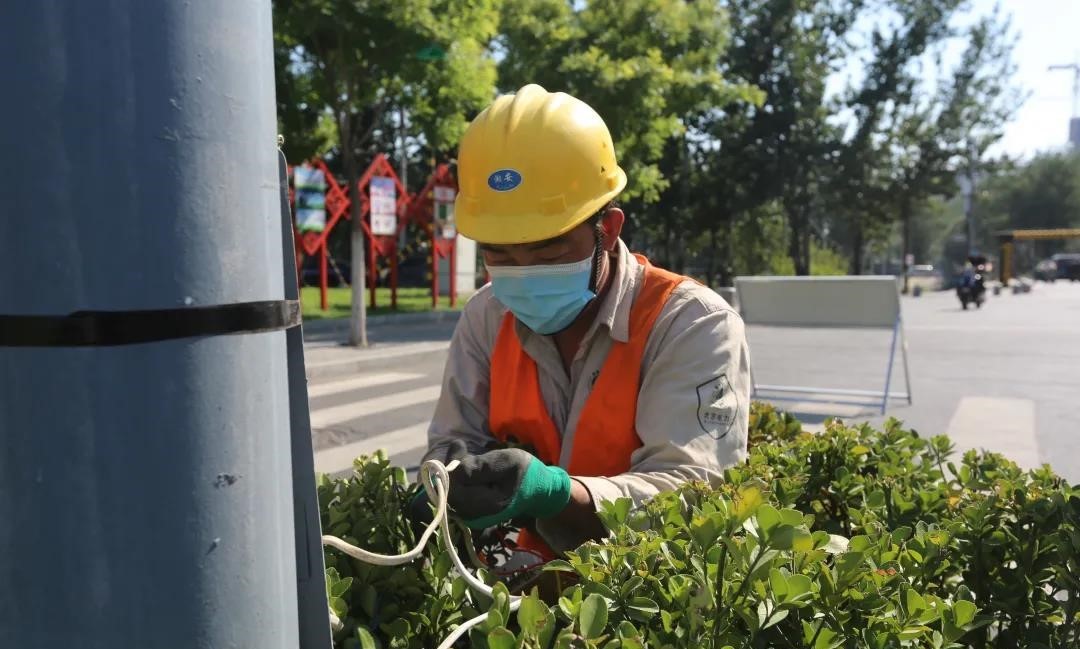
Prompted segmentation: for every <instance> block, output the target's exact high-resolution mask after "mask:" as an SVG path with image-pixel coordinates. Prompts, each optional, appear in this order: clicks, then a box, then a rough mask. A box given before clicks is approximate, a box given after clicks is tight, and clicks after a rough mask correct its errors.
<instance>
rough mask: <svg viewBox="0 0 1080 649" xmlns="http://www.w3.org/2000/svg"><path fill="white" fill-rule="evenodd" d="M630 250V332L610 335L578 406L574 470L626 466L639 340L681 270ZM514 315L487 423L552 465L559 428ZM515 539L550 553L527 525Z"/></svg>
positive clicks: (499, 345) (497, 354) (498, 355)
mask: <svg viewBox="0 0 1080 649" xmlns="http://www.w3.org/2000/svg"><path fill="white" fill-rule="evenodd" d="M635 257H637V259H638V261H639V262H640V263H641V265H642V266H643V267H644V269H645V272H644V273H643V274H642V280H643V284H642V286H641V287H640V288H639V289H638V291H637V295H636V296H635V297H634V303H633V305H632V306H631V307H630V323H629V324H630V336H629V340H628V341H627V342H625V343H623V342H619V341H613V342H612V346H611V350H610V351H609V352H608V355H607V358H606V359H605V360H604V364H603V366H602V367H601V369H600V375H599V376H598V377H597V379H596V383H595V384H594V385H593V387H592V392H591V393H590V394H589V396H588V398H587V399H586V401H585V407H584V408H582V411H581V415H580V418H579V419H578V423H577V428H576V431H575V433H574V446H573V448H572V449H571V450H570V462H569V466H567V467H566V469H567V472H568V473H569V474H570V475H572V476H587V477H593V476H615V475H619V474H620V473H625V472H626V471H628V470H629V469H630V456H631V454H632V453H633V452H634V451H635V450H637V449H638V448H640V447H641V439H640V438H639V437H638V434H637V429H636V427H635V423H634V420H635V418H636V415H637V398H638V391H639V389H640V388H641V360H642V357H643V356H644V354H645V344H646V343H647V342H648V340H649V334H650V333H651V332H652V327H653V324H654V323H655V322H656V319H657V317H659V315H660V312H661V310H663V308H664V304H666V303H667V300H668V297H670V295H671V292H672V291H673V290H675V287H676V286H678V285H679V284H680V283H682V282H683V281H684V280H685V279H686V278H685V277H682V276H681V275H676V274H675V273H672V272H669V271H666V270H663V269H661V268H657V267H655V266H653V265H652V264H650V263H649V261H648V260H647V259H646V258H645V257H643V256H641V255H635ZM514 322H515V320H514V316H513V314H512V313H507V314H506V316H505V317H504V318H503V321H502V325H501V326H500V328H499V333H498V335H497V336H496V339H495V349H494V352H493V353H492V357H491V394H490V397H491V398H490V402H489V403H490V405H489V410H488V426H489V428H490V430H491V432H492V433H493V434H494V435H495V437H496V438H497V439H499V440H500V441H503V442H511V443H515V444H518V445H522V446H524V447H526V448H528V449H529V450H530V451H531V452H532V453H533V454H534V455H536V456H537V457H538V458H540V460H542V461H543V462H544V463H545V464H552V465H557V464H559V460H560V458H561V456H562V435H561V434H560V433H559V430H558V429H557V428H556V427H555V424H554V423H553V422H552V421H551V416H550V414H548V410H547V407H546V406H545V405H544V398H543V395H542V394H541V392H540V381H539V377H538V375H537V368H536V361H534V360H533V359H532V357H531V356H529V355H528V354H527V353H525V350H524V349H523V348H522V346H521V342H520V341H519V340H518V337H517V332H516V331H515V329H514ZM518 545H519V546H521V547H525V548H527V549H532V550H534V551H536V552H538V553H539V554H541V555H542V556H544V558H545V559H549V558H551V557H552V554H551V551H550V550H549V549H548V548H547V547H546V546H544V545H543V543H542V542H541V541H540V540H539V538H536V537H535V535H532V534H529V533H528V532H527V530H522V532H521V535H520V536H519V538H518Z"/></svg>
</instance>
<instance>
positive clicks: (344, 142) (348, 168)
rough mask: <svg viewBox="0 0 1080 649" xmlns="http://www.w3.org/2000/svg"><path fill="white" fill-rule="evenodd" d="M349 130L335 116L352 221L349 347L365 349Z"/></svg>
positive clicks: (360, 236)
mask: <svg viewBox="0 0 1080 649" xmlns="http://www.w3.org/2000/svg"><path fill="white" fill-rule="evenodd" d="M352 126H353V124H352V117H351V116H350V115H348V114H342V115H339V118H338V128H339V135H340V140H341V154H342V164H343V166H344V167H345V182H346V185H347V187H348V193H349V218H350V219H352V233H351V235H350V240H351V243H352V246H351V247H352V256H351V263H352V268H351V271H352V272H351V275H352V313H351V316H350V321H349V344H350V345H353V346H354V347H367V344H368V343H367V303H366V302H365V296H364V292H365V290H366V288H367V286H366V284H367V281H366V280H367V259H366V258H367V255H366V254H365V252H366V251H365V250H364V229H363V217H362V216H361V210H360V187H359V185H358V184H357V183H358V182H359V181H360V161H359V160H357V159H356V149H355V147H354V146H353V141H352V135H353V129H352Z"/></svg>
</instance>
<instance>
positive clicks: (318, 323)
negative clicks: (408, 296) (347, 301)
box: [303, 311, 461, 334]
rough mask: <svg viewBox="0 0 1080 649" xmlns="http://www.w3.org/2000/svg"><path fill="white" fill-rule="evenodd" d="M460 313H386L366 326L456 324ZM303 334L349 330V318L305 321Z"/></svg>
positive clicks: (370, 320)
mask: <svg viewBox="0 0 1080 649" xmlns="http://www.w3.org/2000/svg"><path fill="white" fill-rule="evenodd" d="M460 316H461V311H420V312H417V313H386V314H382V315H369V316H368V318H367V324H368V327H370V328H375V327H384V326H392V325H409V324H429V323H436V322H457V320H458V318H459V317H460ZM303 326H304V333H305V334H309V333H310V334H328V333H338V332H345V331H348V330H349V318H332V319H325V320H305V321H304V325H303Z"/></svg>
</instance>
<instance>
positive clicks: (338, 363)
mask: <svg viewBox="0 0 1080 649" xmlns="http://www.w3.org/2000/svg"><path fill="white" fill-rule="evenodd" d="M903 312H904V320H905V329H906V333H907V341H908V347H909V361H910V370H911V386H912V394H913V398H914V399H913V404H912V405H908V404H907V403H906V402H903V401H894V402H893V403H892V404H890V407H889V411H888V416H895V417H898V418H900V419H902V420H904V422H905V423H906V424H908V425H910V426H911V427H914V428H916V429H917V430H919V431H920V432H922V433H925V434H928V435H929V434H936V433H942V432H947V433H948V434H950V435H951V436H952V437H953V439H954V440H955V441H956V443H957V446H958V447H959V448H961V449H962V448H976V447H985V448H990V449H993V450H999V451H1001V452H1004V453H1007V454H1008V455H1009V456H1010V457H1012V458H1014V459H1015V460H1016V461H1018V462H1019V463H1021V464H1022V465H1026V466H1036V465H1038V464H1040V463H1042V462H1049V463H1050V464H1051V465H1052V466H1053V467H1054V469H1055V470H1057V471H1058V472H1059V473H1061V474H1062V475H1064V476H1066V477H1067V478H1069V479H1070V480H1071V481H1073V482H1080V423H1078V420H1080V284H1071V285H1070V284H1061V283H1058V284H1056V285H1043V284H1040V285H1038V286H1037V287H1036V288H1035V290H1034V291H1032V292H1031V293H1029V294H1025V295H1011V294H1003V295H1001V296H998V297H991V298H990V299H989V301H988V302H987V304H986V305H985V306H984V307H983V309H982V310H979V311H961V310H960V307H959V303H958V302H957V301H956V299H955V296H953V295H952V294H950V293H940V294H930V295H923V296H922V297H920V298H905V299H904V304H903ZM452 326H453V324H452V323H449V322H443V323H437V324H428V325H416V324H414V325H397V326H390V327H380V328H377V329H375V330H374V331H373V333H372V336H371V337H372V340H374V341H375V345H374V346H373V347H372V348H371V349H369V350H364V351H357V350H351V349H348V348H344V347H341V346H339V345H337V344H336V343H335V342H334V340H333V338H334V337H333V336H332V335H324V336H323V337H322V339H318V338H319V337H318V336H312V338H313V339H316V340H313V342H312V343H310V344H309V345H308V353H307V361H308V374H309V379H310V383H309V392H310V396H311V407H312V426H313V428H314V429H315V430H314V440H315V448H316V464H317V467H318V468H319V469H320V470H323V471H329V472H335V471H340V470H343V469H347V468H348V467H349V466H350V462H351V458H352V457H353V456H355V455H358V454H361V453H365V452H371V451H372V450H373V449H375V448H385V449H387V450H388V451H389V452H390V454H391V457H392V458H393V459H394V461H395V463H397V464H401V465H403V466H407V467H415V465H416V463H417V461H418V460H419V458H420V456H421V455H422V453H423V446H424V442H425V427H426V422H427V420H428V419H429V418H430V416H431V413H432V411H433V409H434V404H435V399H436V397H437V395H438V389H439V384H440V382H441V376H442V367H443V364H444V362H445V359H446V348H447V344H448V342H447V341H448V340H449V337H450V333H451V330H452ZM749 338H750V345H751V354H752V357H753V364H754V371H755V378H756V379H757V381H758V383H761V384H787V385H803V386H814V387H830V388H856V389H864V390H877V389H883V387H884V382H885V369H886V364H887V361H888V346H889V342H890V334H889V333H888V332H876V331H827V330H814V329H773V328H755V329H752V330H751V331H750V333H749ZM892 387H893V390H901V391H903V390H904V389H905V381H904V375H903V364H902V363H901V362H900V357H899V356H898V357H897V363H896V366H895V367H894V372H893V386H892ZM810 396H811V398H813V395H810ZM856 401H857V400H856ZM777 403H778V405H780V406H781V407H785V408H787V409H789V410H793V411H795V412H796V413H797V414H798V415H799V416H800V418H802V419H803V420H804V421H806V422H808V423H809V424H811V425H813V424H818V423H820V422H821V421H823V420H824V418H825V417H826V416H830V415H832V416H840V417H843V418H845V419H848V420H852V421H864V420H868V421H872V422H875V423H880V422H881V421H882V420H883V419H884V417H882V416H880V415H879V414H878V411H877V409H876V408H875V407H874V406H870V405H856V404H852V403H845V404H820V403H816V402H815V401H812V400H810V399H803V400H802V401H794V402H793V401H782V402H780V401H778V402H777Z"/></svg>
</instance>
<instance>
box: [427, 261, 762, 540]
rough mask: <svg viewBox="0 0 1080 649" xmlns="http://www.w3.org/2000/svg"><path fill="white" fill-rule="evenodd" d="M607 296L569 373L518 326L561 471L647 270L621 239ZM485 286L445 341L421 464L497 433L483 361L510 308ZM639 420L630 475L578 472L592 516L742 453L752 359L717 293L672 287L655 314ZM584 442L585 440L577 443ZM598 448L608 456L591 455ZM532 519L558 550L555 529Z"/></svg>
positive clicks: (708, 477) (691, 285) (545, 341)
mask: <svg viewBox="0 0 1080 649" xmlns="http://www.w3.org/2000/svg"><path fill="white" fill-rule="evenodd" d="M614 262H615V263H614V264H613V271H614V277H613V279H612V281H613V282H614V283H613V285H612V289H611V290H610V291H608V293H607V295H606V296H605V297H604V301H603V303H602V304H601V305H600V309H599V311H598V312H597V315H596V320H595V321H594V322H593V325H592V326H591V327H590V328H589V330H588V332H587V333H586V334H585V337H584V338H583V339H582V341H581V345H580V346H579V348H578V351H577V355H576V356H575V357H574V360H573V362H572V364H571V367H570V373H569V375H568V374H567V372H566V370H565V369H564V368H563V364H562V360H561V358H560V356H559V352H558V349H556V347H555V343H554V341H553V339H552V338H551V337H549V336H544V335H540V334H537V333H535V332H533V331H532V330H530V329H529V328H528V327H526V326H524V325H523V324H521V323H520V322H518V323H516V330H517V334H518V338H519V340H520V341H521V345H522V348H523V349H524V350H525V353H527V354H528V355H529V356H531V357H532V358H533V359H534V360H535V361H536V367H537V371H538V374H539V377H538V378H539V383H540V391H541V393H542V396H543V400H544V403H545V405H546V406H547V410H548V414H549V415H550V416H551V420H552V422H553V423H554V424H555V427H556V428H557V429H558V430H559V431H561V434H562V456H561V458H560V459H559V464H560V466H562V467H564V468H565V467H567V465H568V464H569V462H570V450H571V448H572V447H573V445H574V443H575V441H574V432H575V429H576V427H577V422H578V419H579V417H580V415H581V411H582V409H583V408H584V406H585V401H586V399H588V397H589V393H590V392H591V390H592V385H593V383H594V382H595V381H596V377H597V376H598V375H599V373H600V368H601V367H602V366H603V364H604V360H605V359H606V358H607V355H608V351H609V350H610V349H611V345H612V342H613V341H620V342H626V341H627V340H628V339H629V334H630V332H629V320H630V306H631V305H632V304H633V301H634V298H635V296H636V294H637V289H638V287H639V286H640V285H641V281H642V274H643V273H644V268H643V267H642V266H641V264H639V263H638V261H637V259H636V258H635V257H634V256H633V255H632V254H630V252H629V250H628V249H627V247H626V245H625V244H624V243H623V242H622V241H619V244H618V253H617V256H616V257H615V259H614ZM490 289H491V287H490V285H488V286H485V287H483V288H481V289H480V290H479V291H477V293H476V294H475V295H473V296H472V298H471V299H470V300H469V302H468V303H467V304H466V305H465V309H464V312H463V313H462V315H461V318H460V320H459V321H458V324H457V328H456V329H455V331H454V335H453V338H452V339H451V341H450V351H449V358H448V360H447V363H446V371H445V373H444V376H443V384H442V393H441V395H440V396H439V401H438V404H437V405H436V407H435V415H434V418H433V419H432V422H431V426H430V428H429V430H428V448H429V451H428V454H427V457H439V456H440V453H441V452H444V449H443V447H445V445H446V444H447V443H448V442H450V441H451V440H454V439H460V440H462V441H464V442H465V444H466V446H467V447H468V448H469V452H471V453H482V452H484V447H485V446H486V445H487V444H488V443H490V442H491V441H493V440H494V439H495V438H494V436H493V435H492V433H491V431H490V429H489V428H488V400H489V397H490V383H489V381H490V377H491V371H490V370H491V354H492V350H493V349H494V348H495V337H496V335H497V334H498V331H499V327H500V325H501V323H502V319H503V316H504V315H505V314H506V311H507V309H506V307H505V306H503V305H502V303H501V302H499V301H498V300H497V299H496V298H495V296H494V294H493V293H492V292H491V290H490ZM641 365H642V366H641V389H640V392H639V393H638V404H637V416H636V418H635V425H636V427H637V434H638V436H639V437H640V438H641V442H642V446H641V448H639V449H637V450H636V451H635V452H634V453H633V455H632V456H631V461H630V470H629V471H628V472H626V473H623V474H621V475H616V476H611V477H582V476H574V477H575V478H576V479H577V480H579V481H580V482H581V483H582V484H584V485H585V487H586V488H587V489H588V490H589V492H590V493H591V495H592V497H593V501H594V502H595V503H596V506H597V508H598V509H599V507H600V503H601V502H603V501H605V500H616V499H618V498H623V497H626V498H630V499H631V500H632V501H633V502H634V504H635V505H639V504H640V503H641V502H642V501H643V500H646V499H648V498H650V497H651V496H654V495H656V494H657V493H659V492H660V491H662V490H671V489H674V488H676V487H677V486H678V485H679V484H680V483H682V482H684V481H689V480H703V481H707V482H712V483H715V482H716V481H717V480H719V479H720V478H721V471H722V470H723V469H724V468H725V467H729V466H731V465H734V464H736V463H739V462H742V461H743V460H744V459H745V458H746V456H747V452H746V437H747V424H748V418H749V406H750V373H749V368H750V358H749V351H748V348H747V345H746V335H745V330H744V327H743V322H742V318H740V317H739V315H738V313H736V312H735V310H734V309H732V307H731V306H730V305H729V304H728V303H727V302H726V301H724V299H723V298H721V297H720V296H719V295H717V294H716V293H715V292H713V291H712V290H710V289H709V288H707V287H705V286H702V285H700V284H698V283H697V282H693V281H684V282H682V283H681V284H680V285H679V286H677V287H676V288H675V290H674V291H673V292H672V294H671V296H670V297H669V298H668V301H667V303H666V304H665V306H664V308H663V309H662V310H661V312H660V316H659V317H658V318H657V320H656V323H655V324H654V325H653V330H652V333H651V334H650V335H649V339H648V342H647V344H646V346H645V353H644V357H643V359H642V364H641ZM582 443H586V444H587V443H588V440H582ZM596 451H597V452H598V453H602V452H604V451H603V449H597V450H596ZM544 523H545V521H538V524H537V528H538V531H539V532H540V533H541V535H542V536H544V538H545V540H547V541H548V543H549V544H550V545H551V546H552V547H553V548H554V549H556V550H565V549H568V548H567V547H566V546H565V545H564V544H562V543H560V542H559V536H560V534H559V531H558V530H554V529H550V527H551V526H545V525H544Z"/></svg>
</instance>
